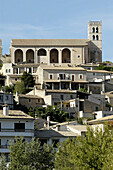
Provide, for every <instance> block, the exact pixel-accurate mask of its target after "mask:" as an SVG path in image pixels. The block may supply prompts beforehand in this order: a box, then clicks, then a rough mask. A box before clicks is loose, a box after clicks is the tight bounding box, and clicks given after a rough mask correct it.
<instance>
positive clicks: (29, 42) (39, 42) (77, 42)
mask: <svg viewBox="0 0 113 170" xmlns="http://www.w3.org/2000/svg"><path fill="white" fill-rule="evenodd" d="M88 42H89V40H88V39H12V41H11V45H12V46H41V47H42V46H86V45H88Z"/></svg>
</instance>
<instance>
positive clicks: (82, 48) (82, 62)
mask: <svg viewBox="0 0 113 170" xmlns="http://www.w3.org/2000/svg"><path fill="white" fill-rule="evenodd" d="M84 60H85V59H84V48H82V63H83V64H84V63H85V61H84Z"/></svg>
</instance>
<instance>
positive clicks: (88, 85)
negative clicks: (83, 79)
mask: <svg viewBox="0 0 113 170" xmlns="http://www.w3.org/2000/svg"><path fill="white" fill-rule="evenodd" d="M87 92H88V93H89V84H88V85H87Z"/></svg>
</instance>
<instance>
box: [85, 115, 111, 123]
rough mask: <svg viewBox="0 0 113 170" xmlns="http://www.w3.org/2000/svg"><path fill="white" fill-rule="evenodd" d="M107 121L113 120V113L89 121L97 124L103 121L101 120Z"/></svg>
mask: <svg viewBox="0 0 113 170" xmlns="http://www.w3.org/2000/svg"><path fill="white" fill-rule="evenodd" d="M107 121H113V115H110V116H106V117H102V118H99V119H95V120H91V121H88V124H95V123H101V122H107Z"/></svg>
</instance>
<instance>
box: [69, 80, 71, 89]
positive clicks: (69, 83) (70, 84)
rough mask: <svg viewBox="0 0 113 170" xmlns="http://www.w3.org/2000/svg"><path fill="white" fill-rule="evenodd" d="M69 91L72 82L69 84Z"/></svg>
mask: <svg viewBox="0 0 113 170" xmlns="http://www.w3.org/2000/svg"><path fill="white" fill-rule="evenodd" d="M69 89H70V90H71V82H69Z"/></svg>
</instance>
